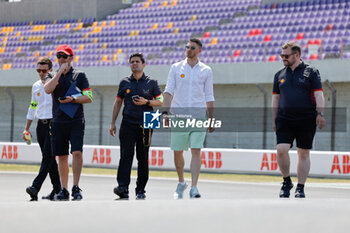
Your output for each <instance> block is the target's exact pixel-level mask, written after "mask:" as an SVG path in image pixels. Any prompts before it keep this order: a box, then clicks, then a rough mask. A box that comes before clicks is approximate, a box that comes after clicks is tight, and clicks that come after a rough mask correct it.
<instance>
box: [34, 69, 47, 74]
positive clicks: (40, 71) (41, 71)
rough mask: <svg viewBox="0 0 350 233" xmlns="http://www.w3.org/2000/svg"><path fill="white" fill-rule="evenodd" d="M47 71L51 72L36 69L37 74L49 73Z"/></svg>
mask: <svg viewBox="0 0 350 233" xmlns="http://www.w3.org/2000/svg"><path fill="white" fill-rule="evenodd" d="M47 71H49V70H42V69H36V72H38V73H44V74H45V73H47Z"/></svg>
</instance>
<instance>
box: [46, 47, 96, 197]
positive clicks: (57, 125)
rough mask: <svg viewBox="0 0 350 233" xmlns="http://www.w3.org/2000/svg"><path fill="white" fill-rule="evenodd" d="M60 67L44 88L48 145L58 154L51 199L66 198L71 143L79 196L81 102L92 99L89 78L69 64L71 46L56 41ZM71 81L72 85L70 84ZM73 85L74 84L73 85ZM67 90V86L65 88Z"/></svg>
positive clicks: (76, 188) (81, 161)
mask: <svg viewBox="0 0 350 233" xmlns="http://www.w3.org/2000/svg"><path fill="white" fill-rule="evenodd" d="M56 56H57V59H58V64H59V66H60V68H59V69H58V72H57V73H56V74H55V75H54V77H53V78H52V79H50V80H49V81H48V82H46V84H45V92H46V93H48V94H50V93H52V98H53V120H52V128H51V131H52V147H53V153H54V155H55V156H58V169H59V173H60V178H61V185H62V190H61V191H60V192H59V193H58V194H57V195H56V196H55V198H54V200H58V201H68V200H69V192H68V190H67V188H68V174H69V166H68V154H69V152H68V150H69V142H70V144H71V153H72V155H73V162H72V169H73V188H72V197H73V200H81V199H82V198H83V196H82V195H81V192H80V191H81V189H80V188H79V186H78V185H79V180H80V174H81V169H82V166H83V154H82V152H83V140H84V129H85V119H84V111H83V104H86V103H91V102H92V93H91V89H90V86H89V81H88V79H87V78H86V75H85V73H84V72H82V71H79V70H76V69H74V68H73V67H72V66H71V62H72V61H73V56H74V53H73V50H72V48H71V47H70V46H69V45H60V46H58V47H57V53H56ZM74 85H75V86H74ZM73 87H74V88H73ZM68 90H70V91H69V92H68Z"/></svg>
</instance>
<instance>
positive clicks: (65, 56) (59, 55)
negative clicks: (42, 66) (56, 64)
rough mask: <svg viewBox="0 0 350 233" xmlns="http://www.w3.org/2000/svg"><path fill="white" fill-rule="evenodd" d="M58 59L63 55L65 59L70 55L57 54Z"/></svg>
mask: <svg viewBox="0 0 350 233" xmlns="http://www.w3.org/2000/svg"><path fill="white" fill-rule="evenodd" d="M56 57H57V59H60V58H61V57H63V59H67V58H68V57H69V56H68V55H67V54H65V53H64V54H57V55H56Z"/></svg>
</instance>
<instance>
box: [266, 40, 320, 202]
mask: <svg viewBox="0 0 350 233" xmlns="http://www.w3.org/2000/svg"><path fill="white" fill-rule="evenodd" d="M281 57H282V59H283V63H284V66H285V67H284V68H283V69H281V70H279V71H278V72H277V73H276V74H275V78H274V84H273V92H272V109H273V113H272V114H273V129H274V131H275V132H276V136H277V162H278V165H279V167H280V170H281V173H282V175H283V180H284V181H283V185H282V187H281V191H280V197H281V198H288V197H289V195H290V190H291V189H292V188H293V183H292V180H291V178H290V159H289V154H288V151H289V149H290V148H291V147H292V146H293V141H294V139H296V146H297V152H298V167H297V173H298V185H297V188H296V190H295V197H296V198H304V197H305V193H304V185H305V181H306V179H307V176H308V174H309V171H310V149H311V148H312V142H313V138H314V136H315V132H316V125H317V126H318V127H319V128H320V129H322V128H323V127H324V126H325V124H326V121H325V119H324V112H323V111H324V97H323V89H322V84H321V77H320V74H319V72H318V70H317V69H316V68H314V67H312V66H310V65H308V64H306V63H304V62H303V61H302V60H301V58H300V57H301V49H300V46H299V45H298V44H296V43H295V42H293V41H292V42H288V43H286V44H285V45H283V46H282V54H281Z"/></svg>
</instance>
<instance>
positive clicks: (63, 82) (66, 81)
mask: <svg viewBox="0 0 350 233" xmlns="http://www.w3.org/2000/svg"><path fill="white" fill-rule="evenodd" d="M73 72H78V75H77V77H76V79H75V80H73ZM72 83H75V85H76V86H77V87H78V88H79V89H80V90H81V91H84V90H88V89H90V86H89V81H88V79H87V78H86V75H85V73H84V72H82V71H77V70H74V69H73V67H71V69H70V70H69V71H68V73H67V74H65V75H64V74H62V75H61V77H60V78H59V81H58V85H57V86H56V88H55V90H54V91H53V93H52V98H53V120H54V121H67V120H69V121H70V120H72V118H70V117H69V116H68V115H66V114H65V113H64V112H63V111H61V110H60V108H59V106H60V104H61V103H60V102H59V101H58V98H59V97H64V96H66V93H67V91H68V89H69V87H70V85H71V84H72ZM83 117H84V110H83V105H82V104H79V108H78V110H77V112H76V113H75V115H74V117H73V119H80V118H83Z"/></svg>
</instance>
